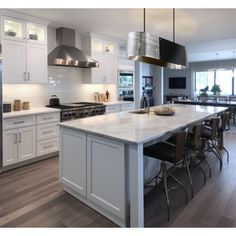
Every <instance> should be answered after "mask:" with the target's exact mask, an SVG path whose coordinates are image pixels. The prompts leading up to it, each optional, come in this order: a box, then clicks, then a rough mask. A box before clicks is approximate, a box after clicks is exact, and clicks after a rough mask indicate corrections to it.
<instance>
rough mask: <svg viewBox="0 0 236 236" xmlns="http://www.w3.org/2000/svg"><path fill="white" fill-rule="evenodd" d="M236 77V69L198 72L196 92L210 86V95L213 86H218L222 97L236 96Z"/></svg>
mask: <svg viewBox="0 0 236 236" xmlns="http://www.w3.org/2000/svg"><path fill="white" fill-rule="evenodd" d="M234 74H235V76H234ZM235 77H236V68H235V69H215V70H209V71H196V77H195V78H196V80H195V91H196V92H199V90H200V89H202V88H205V87H206V86H209V93H210V90H211V88H212V86H213V85H214V84H218V85H219V86H220V89H221V94H222V95H234V94H236V85H235V82H234V78H235Z"/></svg>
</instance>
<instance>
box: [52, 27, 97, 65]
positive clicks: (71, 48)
mask: <svg viewBox="0 0 236 236" xmlns="http://www.w3.org/2000/svg"><path fill="white" fill-rule="evenodd" d="M56 38H57V43H58V46H57V47H56V48H55V49H54V50H52V51H51V52H50V53H49V54H48V65H51V66H68V67H80V68H92V67H99V62H98V61H96V60H93V59H92V58H91V57H90V56H89V55H88V54H86V53H84V52H83V51H81V50H80V49H78V48H76V47H75V30H72V29H68V28H64V27H61V28H58V29H57V30H56Z"/></svg>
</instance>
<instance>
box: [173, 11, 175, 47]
mask: <svg viewBox="0 0 236 236" xmlns="http://www.w3.org/2000/svg"><path fill="white" fill-rule="evenodd" d="M173 42H175V8H173Z"/></svg>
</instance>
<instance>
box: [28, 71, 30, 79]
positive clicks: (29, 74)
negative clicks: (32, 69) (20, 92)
mask: <svg viewBox="0 0 236 236" xmlns="http://www.w3.org/2000/svg"><path fill="white" fill-rule="evenodd" d="M28 80H30V73H29V72H28Z"/></svg>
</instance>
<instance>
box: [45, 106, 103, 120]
mask: <svg viewBox="0 0 236 236" xmlns="http://www.w3.org/2000/svg"><path fill="white" fill-rule="evenodd" d="M47 107H52V108H58V109H61V121H62V122H63V121H66V120H73V119H80V118H84V117H89V116H96V115H102V114H104V113H105V111H106V110H105V107H106V106H105V105H103V104H102V103H96V102H75V103H67V104H61V105H58V106H51V105H48V106H47Z"/></svg>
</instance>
